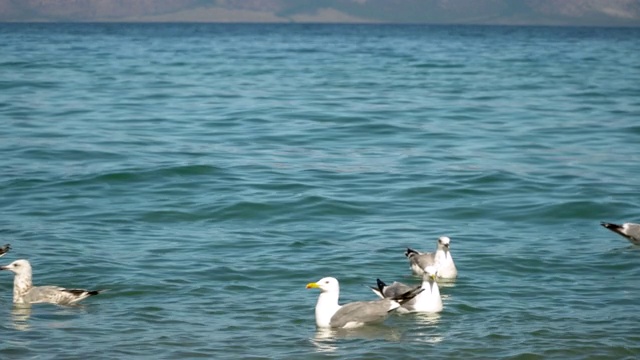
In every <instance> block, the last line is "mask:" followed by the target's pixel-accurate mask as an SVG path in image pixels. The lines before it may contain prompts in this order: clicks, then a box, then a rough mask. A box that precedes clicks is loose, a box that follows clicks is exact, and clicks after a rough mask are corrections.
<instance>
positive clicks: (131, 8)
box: [0, 0, 640, 26]
mask: <svg viewBox="0 0 640 360" xmlns="http://www.w3.org/2000/svg"><path fill="white" fill-rule="evenodd" d="M0 21H201V22H347V23H350V22H387V23H389V22H391V23H458V24H459V23H470V24H543V25H556V24H557V25H606V26H640V0H0Z"/></svg>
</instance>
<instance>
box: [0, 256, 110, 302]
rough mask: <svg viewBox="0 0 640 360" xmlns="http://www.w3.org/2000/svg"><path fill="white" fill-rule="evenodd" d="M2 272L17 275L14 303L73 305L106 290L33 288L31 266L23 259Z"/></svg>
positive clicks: (14, 287) (52, 287) (5, 267)
mask: <svg viewBox="0 0 640 360" xmlns="http://www.w3.org/2000/svg"><path fill="white" fill-rule="evenodd" d="M0 270H9V271H12V272H13V273H14V274H15V277H14V279H13V303H14V304H36V303H51V304H57V305H73V304H75V303H77V302H79V301H80V300H83V299H86V298H88V297H89V296H93V295H98V294H99V293H100V292H102V291H104V290H84V289H65V288H62V287H58V286H33V283H32V280H31V274H32V271H31V264H29V261H27V260H24V259H21V260H16V261H14V262H12V263H11V264H9V265H6V266H0Z"/></svg>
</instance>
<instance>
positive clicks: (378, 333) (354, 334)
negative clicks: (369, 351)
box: [311, 325, 402, 352]
mask: <svg viewBox="0 0 640 360" xmlns="http://www.w3.org/2000/svg"><path fill="white" fill-rule="evenodd" d="M401 337H402V332H401V331H400V330H398V329H397V328H392V327H388V326H384V325H379V326H376V325H371V326H363V327H359V328H355V329H326V328H318V329H316V333H315V336H314V337H313V339H311V342H312V343H313V345H314V346H315V347H316V349H317V351H318V352H334V351H336V350H337V349H338V347H337V343H336V340H341V339H381V340H386V341H399V340H400V338H401Z"/></svg>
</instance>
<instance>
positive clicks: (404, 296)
mask: <svg viewBox="0 0 640 360" xmlns="http://www.w3.org/2000/svg"><path fill="white" fill-rule="evenodd" d="M423 291H424V289H423V288H422V286H416V287H415V288H413V289H411V290H409V291H407V292H405V293H403V294H400V295H398V296H396V297H394V298H393V300H394V301H396V302H397V303H398V304H400V305H402V304H404V303H406V302H407V301H409V300H411V299H413V298H414V297H416V296H417V295H418V294H420V293H421V292H423Z"/></svg>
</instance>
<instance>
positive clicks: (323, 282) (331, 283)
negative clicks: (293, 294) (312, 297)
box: [307, 277, 340, 292]
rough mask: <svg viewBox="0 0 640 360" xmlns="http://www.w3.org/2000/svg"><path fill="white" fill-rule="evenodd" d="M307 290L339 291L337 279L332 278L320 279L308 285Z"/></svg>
mask: <svg viewBox="0 0 640 360" xmlns="http://www.w3.org/2000/svg"><path fill="white" fill-rule="evenodd" d="M307 289H320V291H321V292H335V291H340V285H339V284H338V279H336V278H332V277H326V278H322V279H320V280H318V281H316V282H312V283H308V284H307Z"/></svg>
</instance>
